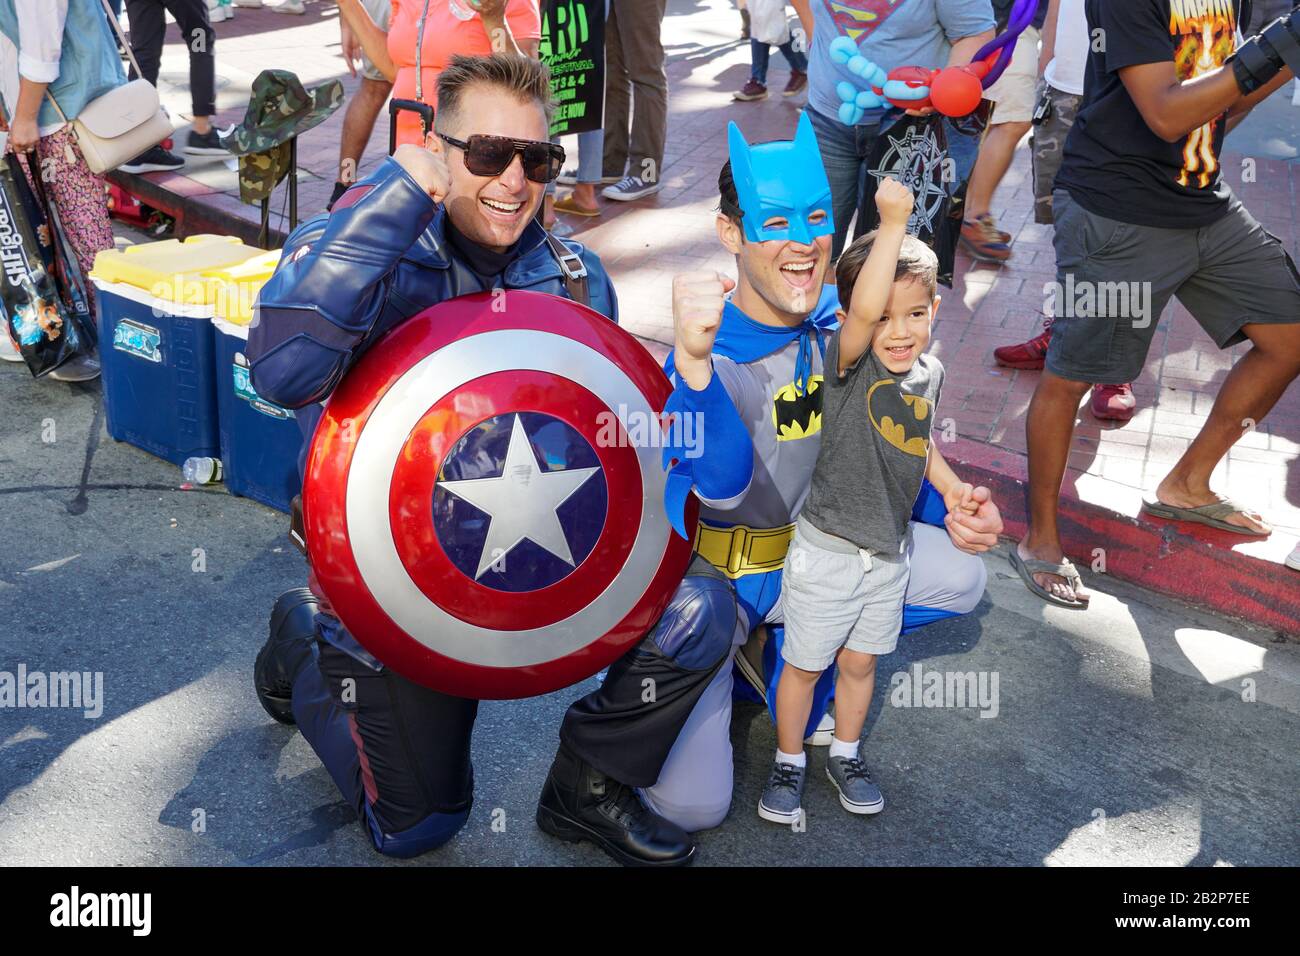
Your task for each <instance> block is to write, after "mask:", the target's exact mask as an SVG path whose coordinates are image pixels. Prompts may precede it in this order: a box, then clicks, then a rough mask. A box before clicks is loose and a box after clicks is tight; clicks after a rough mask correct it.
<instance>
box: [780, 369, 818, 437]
mask: <svg viewBox="0 0 1300 956" xmlns="http://www.w3.org/2000/svg"><path fill="white" fill-rule="evenodd" d="M772 427H773V428H775V429H776V440H777V441H794V440H795V439H798V438H807V437H808V436H809V435H815V434H817V433H818V432H819V431H821V430H822V377H821V376H820V375H814V376H813V377H812V378H810V379H809V380H808V388H807V390H806V391H804V392H803V393H802V394H800V393H799V391H798V390H797V389H796V388H795V386H794V382H791V383H790V384H789V385H783V386H781V388H779V389H777V392H776V394H775V395H773V396H772Z"/></svg>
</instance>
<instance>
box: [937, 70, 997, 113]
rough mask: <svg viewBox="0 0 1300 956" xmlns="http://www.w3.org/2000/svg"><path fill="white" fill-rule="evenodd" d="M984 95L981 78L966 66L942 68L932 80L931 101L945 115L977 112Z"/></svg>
mask: <svg viewBox="0 0 1300 956" xmlns="http://www.w3.org/2000/svg"><path fill="white" fill-rule="evenodd" d="M983 96H984V85H983V84H982V83H981V82H980V78H979V77H978V76H976V75H975V72H974V71H973V70H970V69H968V68H967V67H964V66H952V67H947V68H945V69H942V70H940V71H939V72H938V73H936V74H935V75H934V78H933V79H932V80H931V81H930V102H931V104H933V106H934V108H935V109H937V110H938V111H939V112H940V113H942V114H943V115H944V116H967V115H969V114H970V113H973V112H975V110H976V108H978V107H979V105H980V99H981V98H982V97H983Z"/></svg>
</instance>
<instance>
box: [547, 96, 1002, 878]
mask: <svg viewBox="0 0 1300 956" xmlns="http://www.w3.org/2000/svg"><path fill="white" fill-rule="evenodd" d="M729 135H730V157H731V161H730V163H729V164H728V165H727V166H726V167H724V169H723V171H722V175H721V176H720V177H719V186H720V192H721V209H722V211H721V213H720V214H719V216H718V235H719V239H720V241H722V242H723V244H724V246H726V247H727V248H728V250H729V251H731V252H733V253H734V254H735V255H736V261H737V267H738V273H739V274H738V281H737V286H736V289H735V292H734V294H733V296H732V299H731V301H729V302H727V303H726V304H725V306H724V307H723V311H722V317H721V323H720V326H719V328H718V332H717V336H716V339H715V340H714V342H713V349H712V356H711V365H712V374H711V378H710V379H709V381H708V384H707V386H706V387H704V388H702V389H700V390H696V389H694V388H692V387H690V386H689V385H687V384H686V383H685V382H684V381H683V380H682V379H681V377H680V376H677V375H675V374H674V373H675V369H674V362H673V359H672V358H671V357H670V359H669V361H668V363H667V365H666V368H665V370H666V371H667V372H668V374H669V375H670V376H672V377H673V380H674V386H675V391H674V393H673V395H672V397H671V398H670V400H669V403H668V410H669V411H671V412H675V413H678V414H684V415H691V416H693V417H694V420H695V421H697V422H699V423H700V427H701V428H702V432H703V445H702V448H703V451H702V454H701V455H700V456H699V457H694V458H692V457H690V455H689V454H688V452H687V450H686V449H685V448H676V449H674V448H668V449H665V466H666V467H670V468H671V471H670V475H669V481H668V487H667V491H666V498H667V502H666V503H667V507H668V513H669V516H670V519H672V520H673V521H674V525H675V527H676V528H677V531H678V533H684V527H685V525H684V521H683V518H682V515H683V513H684V506H685V503H686V499H687V496H688V494H689V493H691V492H692V491H693V492H694V493H695V494H696V495H697V496H698V497H699V499H700V501H701V504H702V509H701V515H700V527H699V531H698V534H697V536H696V540H695V549H696V556H695V559H694V563H693V564H692V566H691V568H690V569H689V571H688V574H687V576H686V578H685V580H684V581H683V583H682V585H681V586H680V588H679V591H678V595H677V596H676V597H675V598H674V601H673V604H672V606H671V607H670V610H669V612H668V613H667V614H665V615H664V617H663V618H662V619H661V620H660V621H659V623H658V625H657V627H656V628H655V630H654V632H653V633H652V634H651V635H650V636H649V637H647V638H646V639H645V640H644V641H643V642H642V643H641V644H640V645H639V646H637V647H636V648H635V649H633V650H632V651H631V652H629V653H628V654H627V655H625V656H624V657H623V658H621V659H620V660H619V661H618V662H616V663H615V665H614V666H613V667H611V668H610V671H609V675H608V677H607V679H606V680H605V681H604V683H603V684H602V685H601V687H600V688H599V689H598V690H596V691H594V692H593V693H591V694H588V695H587V696H586V697H584V698H582V699H581V700H579V701H577V702H576V703H574V704H573V705H572V706H571V707H570V708H569V710H568V712H567V714H566V715H565V719H564V722H563V725H562V727H561V730H560V747H559V752H558V753H557V755H556V758H555V763H554V765H553V766H552V768H551V773H550V776H549V777H548V779H547V781H546V784H545V786H544V790H543V793H542V797H541V801H540V803H539V805H538V815H537V821H538V825H539V826H540V827H541V828H542V829H543V830H545V831H546V832H548V833H551V834H553V835H555V836H558V837H560V838H562V839H568V840H584V839H586V840H592V841H593V842H595V843H597V844H598V845H600V846H601V847H602V848H603V849H605V850H606V852H608V853H609V854H610V855H611V856H613V857H614V858H615V859H618V860H620V861H622V862H625V863H640V864H658V865H673V864H681V863H686V862H689V861H690V859H691V858H692V856H693V854H694V850H695V846H694V841H693V840H692V839H691V838H690V837H689V836H688V835H687V834H688V832H694V831H698V830H704V829H708V828H710V827H714V826H717V825H718V824H719V823H721V822H722V820H723V818H724V817H725V816H726V814H727V811H728V809H729V808H730V805H731V797H732V754H731V741H730V722H731V706H732V699H733V693H737V694H742V695H743V694H746V693H748V694H750V695H754V696H758V697H759V699H763V700H766V701H770V702H771V705H772V706H773V707H774V706H775V688H776V684H777V680H778V678H779V675H780V667H781V655H780V646H781V643H782V639H783V629H782V624H781V612H780V606H779V596H780V591H781V569H782V565H783V563H784V561H785V553H786V549H787V547H788V546H789V542H790V538H791V535H792V533H793V529H794V521H795V518H796V517H797V515H798V513H799V509H800V508H801V507H802V506H803V503H804V500H805V498H806V497H807V495H808V491H809V488H810V485H811V481H812V473H813V466H814V463H815V462H816V459H817V452H818V447H819V444H820V429H821V399H822V396H821V387H820V385H821V382H822V375H823V370H822V352H823V349H824V347H825V342H826V340H827V338H828V333H829V331H830V330H831V329H832V328H833V327H834V324H835V321H836V320H835V311H836V309H837V308H838V305H839V303H838V298H837V295H836V292H835V288H834V286H826V285H824V281H825V278H826V275H827V272H828V270H829V266H830V244H831V235H832V233H833V231H834V223H833V221H832V216H831V194H830V185H829V183H828V181H827V177H826V173H825V170H824V168H823V166H822V162H821V156H820V151H819V149H818V146H817V140H816V136H815V134H814V132H813V129H812V125H811V123H810V122H809V120H808V117H807V115H806V114H805V115H804V116H803V117H801V119H800V121H799V125H798V129H797V132H796V135H795V139H794V140H793V142H776V143H766V144H761V145H755V146H752V147H751V146H749V145H748V144H747V143H746V142H745V140H744V138H743V137H742V136H741V134H740V132H739V130H738V129H737V128H736V127H735V125H734V124H732V126H731V128H730V134H729ZM900 417H901V416H900ZM944 514H945V508H944V505H943V501H942V499H941V498H940V496H939V495H938V493H937V492H935V490H934V489H933V488H932V487H930V486H929V484H928V483H927V484H926V485H925V486H924V487H923V489H922V492H921V494H920V496H919V498H918V500H917V502H916V506H915V509H914V512H913V528H912V534H911V542H912V544H911V548H912V551H911V555H910V557H911V568H912V572H911V578H910V583H909V586H908V590H907V599H906V608H905V612H904V618H903V632H904V633H906V632H908V631H912V630H914V629H916V628H918V627H921V626H923V625H925V624H928V623H931V622H933V621H936V620H939V619H942V618H946V617H951V616H954V615H958V614H964V613H967V612H969V611H970V610H972V609H973V608H974V607H975V605H976V604H977V603H978V601H979V599H980V597H981V595H982V594H983V592H984V583H985V572H984V566H983V563H982V562H981V560H980V559H979V558H978V557H977V556H975V555H974V554H972V553H968V552H967V551H963V550H959V549H958V547H957V546H956V545H955V544H954V541H953V540H950V536H949V532H948V531H946V530H945V528H944V525H943V517H944ZM982 530H983V531H984V532H985V535H984V536H985V538H991V539H992V540H996V538H995V536H996V534H997V532H999V531H1000V530H1001V521H1000V519H999V518H998V517H997V515H996V512H995V511H993V512H991V514H990V515H988V516H987V527H985V528H983V529H982ZM984 546H985V547H987V545H984ZM976 550H978V548H977V549H976ZM764 635H768V636H767V638H766V640H764V639H763V636H764ZM738 652H739V653H738ZM733 665H734V669H733ZM737 671H739V672H740V673H741V675H742V677H743V678H746V680H745V681H742V682H737V681H736V680H735V674H736V672H737ZM746 682H747V683H748V684H749V685H752V686H750V687H748V688H746V687H745V684H746ZM833 686H834V685H833V671H828V672H827V673H826V674H825V675H823V677H822V680H821V681H820V682H819V684H818V688H817V693H816V696H815V699H814V706H813V711H812V715H813V716H812V718H811V719H810V722H809V727H808V732H809V734H811V735H813V742H814V743H828V742H829V739H830V736H831V734H830V733H829V732H828V731H829V728H830V727H832V726H833V723H831V720H830V718H828V717H826V716H823V715H825V714H826V712H827V705H828V703H829V700H830V697H831V693H832V690H833ZM647 687H652V688H654V691H655V692H654V694H653V695H651V697H652V698H653V699H652V700H651V701H649V702H647V701H646V699H645V694H646V688H647ZM818 731H820V733H819V732H818Z"/></svg>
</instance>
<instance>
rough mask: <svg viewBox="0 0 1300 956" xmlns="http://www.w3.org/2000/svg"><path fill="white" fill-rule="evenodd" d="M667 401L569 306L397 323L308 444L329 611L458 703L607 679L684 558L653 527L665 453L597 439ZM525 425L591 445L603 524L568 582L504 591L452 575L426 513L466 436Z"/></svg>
mask: <svg viewBox="0 0 1300 956" xmlns="http://www.w3.org/2000/svg"><path fill="white" fill-rule="evenodd" d="M669 391H670V387H669V384H668V382H667V380H666V379H665V377H664V375H663V373H662V371H661V370H660V369H659V367H658V365H657V364H656V363H655V362H654V360H653V358H652V357H651V356H650V355H649V353H647V352H646V351H645V349H644V348H643V347H642V346H641V345H640V344H639V343H637V342H636V340H635V339H633V338H632V337H631V336H630V335H628V334H627V333H626V332H624V331H622V330H621V329H619V328H618V327H617V326H616V325H615V324H614V323H612V322H610V321H609V320H608V319H606V318H605V317H604V316H602V315H600V314H598V313H596V312H593V311H592V310H590V309H587V308H584V307H583V306H580V305H578V304H576V303H574V302H571V301H569V300H567V299H560V298H558V297H555V296H549V295H543V294H540V293H531V292H508V293H505V294H504V295H502V294H497V295H490V294H480V295H474V296H467V297H464V298H459V299H454V300H451V301H449V302H446V303H443V304H441V305H438V306H435V307H433V308H431V309H428V310H426V311H424V312H422V313H420V314H419V315H417V316H415V317H413V318H411V319H409V320H407V321H406V322H405V323H403V324H402V325H401V326H399V327H398V328H397V329H395V330H394V331H392V332H391V333H389V334H388V335H387V336H385V337H384V338H383V339H382V340H381V341H380V342H379V343H377V344H376V345H375V346H374V347H372V348H371V349H370V350H369V351H368V352H367V353H366V354H365V356H363V358H362V359H361V360H360V361H359V362H358V363H357V364H356V366H355V367H354V368H353V369H351V370H350V371H349V372H348V374H347V375H346V376H345V377H344V380H343V382H342V383H341V384H340V386H339V388H338V389H337V390H336V391H335V393H334V395H333V396H332V397H331V399H330V401H329V403H328V405H327V406H326V409H325V414H324V415H323V416H322V420H321V423H320V425H319V426H318V428H317V431H316V434H315V437H314V438H313V441H312V448H311V453H310V456H309V459H308V469H307V478H306V482H305V485H304V495H303V498H304V518H305V521H306V528H307V541H308V547H309V552H310V556H311V562H312V567H313V570H314V572H315V575H316V578H317V580H318V581H319V583H320V586H321V588H322V590H323V591H324V592H325V595H326V597H327V598H328V599H329V601H330V603H331V604H332V606H333V608H334V611H335V613H337V614H338V616H339V618H340V620H341V621H342V622H343V624H344V625H345V626H346V627H347V628H348V629H349V630H350V631H351V632H352V633H353V635H354V636H355V637H356V638H357V640H358V641H360V642H361V644H362V645H363V646H365V647H366V648H367V649H368V650H369V651H370V652H371V653H373V654H374V655H375V656H376V657H378V658H379V659H380V660H381V661H383V662H384V664H385V665H387V666H389V667H392V668H393V669H394V670H396V671H397V672H398V673H401V674H403V675H404V676H406V677H408V678H410V679H411V680H414V681H417V682H419V683H421V684H424V685H426V686H429V687H432V688H435V689H437V690H442V691H444V692H446V693H450V694H456V695H458V696H465V697H480V698H510V697H526V696H532V695H535V694H541V693H546V692H548V691H551V690H554V689H557V688H560V687H564V686H567V685H569V684H572V683H575V682H577V681H579V680H582V679H583V678H585V677H588V676H590V675H591V674H593V673H595V672H596V671H598V670H600V669H601V668H602V667H605V666H607V665H608V664H609V663H611V662H612V661H613V660H615V659H616V658H617V657H618V656H619V655H620V654H622V653H623V652H624V651H625V650H626V649H627V648H628V647H630V646H631V645H632V644H634V643H635V642H636V641H637V640H638V639H639V638H640V637H641V636H642V635H643V634H645V633H646V631H647V630H648V629H649V628H650V627H651V626H652V625H653V623H654V622H655V620H657V619H658V617H659V615H660V614H661V613H662V612H663V608H664V606H665V605H666V604H667V601H668V599H669V597H670V596H671V594H672V592H673V589H674V588H675V586H676V584H677V582H678V581H679V580H680V579H681V576H682V574H683V572H684V571H685V568H686V564H687V563H688V561H689V560H690V551H691V549H690V546H689V544H688V542H687V541H684V540H683V539H681V538H678V537H677V536H676V535H674V534H672V533H671V529H670V527H669V524H668V520H667V518H666V517H665V515H664V506H663V487H664V477H665V476H664V472H663V469H662V466H661V449H660V448H657V447H653V446H649V445H647V446H644V447H633V446H632V445H631V443H630V442H629V441H627V436H626V433H621V439H622V440H620V441H618V442H615V443H610V442H609V441H607V440H605V441H602V440H600V439H599V438H598V434H599V433H600V430H601V426H602V423H606V424H607V423H608V420H609V416H608V415H606V416H604V417H602V416H601V413H602V412H612V411H614V410H618V412H619V413H621V414H625V415H627V416H628V420H630V417H631V416H633V415H635V416H644V420H645V421H655V420H657V418H658V414H659V412H660V411H661V410H662V408H663V405H664V402H665V401H666V400H667V397H668V394H669ZM529 411H534V412H542V413H545V414H546V415H549V416H552V417H555V418H557V419H559V420H561V421H563V422H565V423H566V424H568V425H569V426H571V427H572V428H573V429H575V430H576V431H577V432H578V433H579V434H580V435H582V437H584V438H585V439H586V440H587V442H588V443H589V444H590V445H591V446H592V448H593V449H594V451H595V452H596V455H597V456H598V458H599V462H600V467H601V470H602V472H603V473H604V476H605V481H606V483H607V487H608V500H609V510H608V514H607V516H606V518H605V522H604V526H603V528H602V529H601V531H600V535H599V538H598V539H597V541H596V544H595V546H594V547H593V548H592V550H591V553H590V554H589V555H587V557H586V558H585V560H583V561H582V562H581V563H580V564H579V565H578V567H576V568H575V569H574V570H573V571H572V572H571V573H569V574H568V575H567V576H566V577H564V578H562V579H561V580H559V581H557V582H556V583H554V584H551V585H550V586H547V587H542V588H539V589H537V590H532V591H521V592H506V591H501V590H498V589H495V588H491V587H487V586H485V585H483V584H481V583H479V582H477V581H475V580H474V579H473V578H471V577H469V576H468V575H466V574H465V573H463V572H462V571H461V570H460V569H459V568H458V567H457V566H456V565H454V564H453V563H452V562H451V560H450V559H449V558H448V556H447V554H446V552H445V551H444V549H443V547H442V545H441V544H440V543H439V540H438V537H437V534H436V533H435V530H434V526H433V509H432V498H433V492H434V486H435V483H436V482H437V481H438V480H439V478H440V475H441V473H442V466H443V461H444V459H445V458H446V456H447V453H448V452H449V451H450V450H451V449H452V447H453V446H454V445H455V444H456V443H457V441H458V440H459V439H460V438H461V437H462V436H463V435H465V434H466V432H468V431H469V430H470V429H472V428H473V427H475V426H476V425H477V424H478V423H480V422H483V421H484V420H485V419H489V418H492V417H494V416H500V415H508V414H510V413H513V412H529ZM604 437H605V438H608V431H607V432H606V433H605V436H604Z"/></svg>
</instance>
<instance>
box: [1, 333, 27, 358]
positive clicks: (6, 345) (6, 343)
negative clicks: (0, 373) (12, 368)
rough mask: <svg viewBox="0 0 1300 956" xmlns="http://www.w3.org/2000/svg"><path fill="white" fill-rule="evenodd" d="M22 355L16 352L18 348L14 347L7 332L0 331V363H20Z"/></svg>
mask: <svg viewBox="0 0 1300 956" xmlns="http://www.w3.org/2000/svg"><path fill="white" fill-rule="evenodd" d="M22 360H23V355H22V353H21V352H19V351H18V346H16V345H14V340H13V339H11V338H10V337H9V332H8V331H7V330H5V329H0V362H21V361H22Z"/></svg>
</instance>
